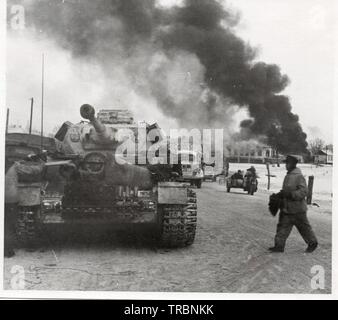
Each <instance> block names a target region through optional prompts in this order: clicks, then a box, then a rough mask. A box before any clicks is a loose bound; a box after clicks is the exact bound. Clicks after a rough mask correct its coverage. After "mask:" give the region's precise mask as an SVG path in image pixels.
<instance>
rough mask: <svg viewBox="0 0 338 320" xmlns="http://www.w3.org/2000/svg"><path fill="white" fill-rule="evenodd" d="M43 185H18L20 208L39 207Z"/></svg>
mask: <svg viewBox="0 0 338 320" xmlns="http://www.w3.org/2000/svg"><path fill="white" fill-rule="evenodd" d="M41 187H42V186H41V184H40V183H31V184H18V191H19V205H20V206H25V207H26V206H37V205H40V203H41V190H42V188H41Z"/></svg>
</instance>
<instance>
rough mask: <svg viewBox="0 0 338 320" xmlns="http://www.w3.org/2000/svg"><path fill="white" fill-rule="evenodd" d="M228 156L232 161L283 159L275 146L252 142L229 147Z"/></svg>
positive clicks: (258, 161)
mask: <svg viewBox="0 0 338 320" xmlns="http://www.w3.org/2000/svg"><path fill="white" fill-rule="evenodd" d="M227 157H228V159H229V161H230V162H249V163H250V162H253V163H266V162H271V163H275V162H277V161H280V160H281V159H282V157H283V156H282V155H281V154H279V155H277V152H276V150H275V149H274V148H272V147H270V146H267V145H253V146H251V145H250V144H246V145H242V144H238V146H228V147H227Z"/></svg>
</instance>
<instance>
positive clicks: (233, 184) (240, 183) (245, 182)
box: [226, 170, 258, 195]
mask: <svg viewBox="0 0 338 320" xmlns="http://www.w3.org/2000/svg"><path fill="white" fill-rule="evenodd" d="M226 185H227V192H230V190H231V188H240V189H243V191H246V192H247V193H248V194H250V195H253V194H254V193H255V192H256V191H257V187H258V180H257V176H253V175H249V174H246V175H245V176H243V174H241V173H240V170H238V171H237V172H236V173H235V174H233V175H231V176H230V177H228V178H227V180H226Z"/></svg>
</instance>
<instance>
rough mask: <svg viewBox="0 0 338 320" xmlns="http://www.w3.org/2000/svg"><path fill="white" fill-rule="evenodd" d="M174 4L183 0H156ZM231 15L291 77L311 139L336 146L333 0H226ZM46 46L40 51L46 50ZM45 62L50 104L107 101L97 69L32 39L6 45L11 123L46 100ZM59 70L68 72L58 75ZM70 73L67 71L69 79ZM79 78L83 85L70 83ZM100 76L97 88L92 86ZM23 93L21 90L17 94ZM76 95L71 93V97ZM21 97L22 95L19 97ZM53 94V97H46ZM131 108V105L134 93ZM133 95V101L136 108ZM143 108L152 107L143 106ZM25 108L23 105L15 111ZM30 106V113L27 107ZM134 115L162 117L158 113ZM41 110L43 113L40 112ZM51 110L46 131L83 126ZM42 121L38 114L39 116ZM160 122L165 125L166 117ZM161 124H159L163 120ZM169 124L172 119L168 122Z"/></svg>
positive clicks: (296, 106)
mask: <svg viewBox="0 0 338 320" xmlns="http://www.w3.org/2000/svg"><path fill="white" fill-rule="evenodd" d="M159 1H160V2H161V3H162V4H163V5H167V6H171V5H173V4H176V3H179V2H180V0H159ZM224 3H225V4H226V5H227V6H230V7H231V8H232V9H233V10H234V11H236V10H238V11H239V12H240V15H241V20H240V23H239V25H238V26H237V27H236V28H237V34H238V35H240V36H241V37H242V38H243V39H244V40H246V41H247V42H249V43H250V45H252V46H253V47H256V48H258V52H259V54H258V57H257V59H258V60H262V61H264V62H267V63H276V64H278V65H279V66H280V67H281V70H282V72H283V73H286V74H287V75H288V76H289V78H290V80H291V83H290V85H289V86H288V87H287V89H286V91H285V92H283V94H287V95H288V96H289V97H290V99H291V103H292V106H293V112H294V113H296V114H298V115H299V117H300V122H301V124H302V127H303V129H304V131H305V132H306V133H307V134H308V140H311V139H313V138H317V137H319V138H322V139H324V140H325V142H327V143H331V142H332V139H333V138H332V130H333V125H332V122H333V121H332V119H333V103H334V34H333V30H334V22H335V19H334V18H335V17H334V13H335V11H334V8H333V6H334V0H321V1H319V0H227V1H224ZM42 46H43V47H44V49H41V47H42ZM43 50H45V51H46V50H47V51H48V55H47V57H46V64H47V65H46V74H47V75H46V88H45V91H46V98H45V99H46V105H47V104H48V99H50V97H52V96H53V95H54V96H55V95H59V96H61V98H62V101H63V103H65V104H67V105H68V104H69V105H71V104H72V105H76V106H77V105H81V104H82V102H83V101H82V92H83V91H85V92H87V94H88V96H89V97H90V96H92V97H97V96H100V95H101V96H104V92H101V91H100V90H102V89H101V88H102V87H100V85H99V79H100V72H99V71H98V70H97V69H96V68H95V66H90V65H89V66H88V65H75V64H74V61H71V60H70V56H69V54H68V53H66V52H62V54H60V52H59V51H58V49H57V48H56V47H55V44H54V43H52V42H47V43H41V44H40V43H34V42H33V40H32V39H31V38H30V37H29V35H27V36H24V37H19V38H16V39H15V41H11V39H9V41H8V55H9V57H10V59H11V62H12V63H11V64H8V66H7V82H8V92H7V104H8V106H9V107H10V108H11V119H12V121H11V120H10V122H16V121H17V122H19V123H20V122H21V124H22V125H23V126H25V125H26V124H27V119H28V117H29V105H30V102H29V98H30V97H32V96H34V97H36V104H37V106H36V109H38V104H39V103H40V102H39V99H40V96H41V93H40V91H41V84H40V79H41V71H40V69H41V52H42V51H43ZM60 66H62V70H63V72H60V71H59V70H61V69H60ZM64 72H66V73H67V74H65V73H64ZM79 77H81V78H82V79H83V81H82V82H81V84H79V85H77V86H76V87H75V86H74V87H73V89H72V87H70V86H71V83H74V82H76V81H77V79H78V78H79ZM93 79H95V82H96V84H98V85H96V86H93V85H92V84H93ZM18 90H20V91H21V93H20V94H18ZM70 92H71V94H70ZM22 93H23V94H22ZM48 96H49V97H48ZM130 103H134V101H133V98H132V96H131V101H130ZM137 103H138V101H136V98H135V104H137ZM145 103H147V102H146V101H145ZM19 105H20V106H21V107H20V108H19V107H18V106H19ZM25 105H27V110H26V109H23V108H22V106H25ZM153 110H154V109H152V112H151V114H149V115H146V114H141V115H136V117H137V116H147V118H153V119H154V120H158V119H161V114H160V113H157V112H153ZM36 112H38V110H36ZM66 116H67V119H65V118H64V117H65V113H64V112H58V110H56V112H54V113H53V117H49V118H47V117H46V127H47V128H49V129H50V128H52V127H53V126H54V125H55V123H62V122H63V121H65V120H70V121H74V122H76V121H78V113H77V112H74V113H72V114H69V115H68V114H67V115H66ZM35 119H36V124H35V125H36V126H38V124H39V117H38V115H37V116H36V117H35ZM162 120H166V119H163V117H162ZM158 122H161V121H158ZM167 122H168V121H167Z"/></svg>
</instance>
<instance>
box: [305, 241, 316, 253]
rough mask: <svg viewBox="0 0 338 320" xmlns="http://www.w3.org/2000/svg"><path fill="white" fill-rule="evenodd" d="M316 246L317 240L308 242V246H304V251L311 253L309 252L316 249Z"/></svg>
mask: <svg viewBox="0 0 338 320" xmlns="http://www.w3.org/2000/svg"><path fill="white" fill-rule="evenodd" d="M317 247H318V242H313V243H310V244H309V245H308V247H307V248H306V250H305V252H307V253H311V252H313V251H315V250H316V249H317Z"/></svg>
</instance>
